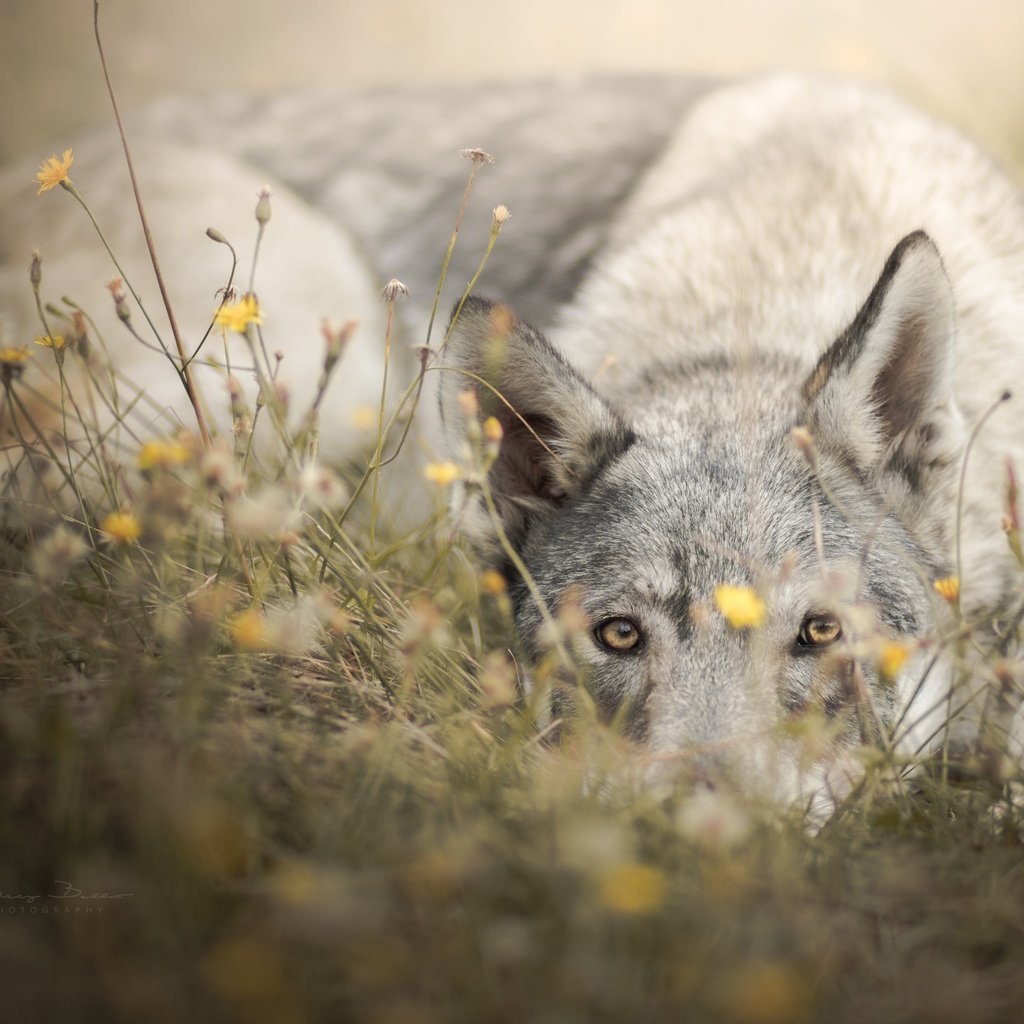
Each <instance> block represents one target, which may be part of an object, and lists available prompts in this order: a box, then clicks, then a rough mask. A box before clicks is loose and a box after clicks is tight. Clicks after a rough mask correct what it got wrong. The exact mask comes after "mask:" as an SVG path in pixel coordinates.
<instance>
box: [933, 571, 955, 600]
mask: <svg viewBox="0 0 1024 1024" xmlns="http://www.w3.org/2000/svg"><path fill="white" fill-rule="evenodd" d="M932 586H933V587H934V588H935V592H936V593H937V594H938V595H939V597H941V598H942V600H943V601H948V602H949V603H950V604H952V603H953V602H954V601H955V600H956V599H957V598H958V597H959V596H960V577H959V576H945V577H943V578H942V579H941V580H936V581H935V582H934V583H933V584H932Z"/></svg>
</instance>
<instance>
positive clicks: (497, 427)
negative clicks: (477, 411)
mask: <svg viewBox="0 0 1024 1024" xmlns="http://www.w3.org/2000/svg"><path fill="white" fill-rule="evenodd" d="M504 433H505V432H504V431H503V430H502V429H501V422H500V421H499V419H498V417H497V416H488V417H487V419H485V420H484V437H486V438H487V440H488V441H490V442H492V443H493V444H497V443H498V442H499V441H500V440H501V439H502V437H503V436H504Z"/></svg>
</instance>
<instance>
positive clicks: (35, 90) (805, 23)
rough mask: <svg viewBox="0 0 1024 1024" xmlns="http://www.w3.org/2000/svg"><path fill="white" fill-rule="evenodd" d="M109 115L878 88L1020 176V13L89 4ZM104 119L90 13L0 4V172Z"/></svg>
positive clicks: (949, 3)
mask: <svg viewBox="0 0 1024 1024" xmlns="http://www.w3.org/2000/svg"><path fill="white" fill-rule="evenodd" d="M101 12H102V13H101V18H102V25H103V28H104V38H105V40H106V45H107V51H108V56H109V58H110V61H111V64H112V71H113V74H114V77H115V84H116V86H117V87H118V90H119V93H120V95H121V98H122V103H123V104H124V105H125V106H128V107H130V106H137V105H139V104H141V103H144V102H145V101H146V100H147V99H149V98H151V97H153V96H157V95H160V94H162V93H166V92H202V91H204V90H209V89H231V90H239V89H241V90H268V89H274V88H277V87H280V86H289V85H303V84H314V83H340V84H346V83H348V84H365V83H373V82H393V81H425V80H438V79H448V80H451V79H462V80H465V79H478V78H486V77H492V78H493V77H514V76H524V75H532V74H551V73H564V72H575V71H580V70H587V69H603V70H609V69H621V70H646V71H655V70H663V71H681V72H714V73H734V72H741V71H749V70H756V69H761V68H769V67H794V68H825V69H833V70H839V71H844V72H853V73H857V74H860V75H864V76H866V77H870V78H874V79H879V80H882V81H887V82H889V83H891V84H894V85H896V86H897V87H898V88H900V89H901V90H902V91H904V92H905V93H909V94H910V95H912V96H913V97H915V98H917V99H918V100H919V101H921V102H923V103H924V104H925V105H927V106H929V107H931V108H932V109H933V110H936V111H938V112H940V113H944V114H946V115H948V116H950V117H952V118H953V119H954V120H957V121H958V122H960V123H961V124H962V125H964V126H965V127H967V128H968V129H969V130H970V131H971V132H972V133H973V134H975V135H976V136H978V137H979V138H981V140H982V141H983V142H984V143H985V144H986V145H987V146H988V147H989V149H990V150H991V151H993V152H994V153H995V154H996V155H997V156H1000V157H1002V158H1004V159H1008V160H1012V161H1014V162H1016V163H1017V164H1018V165H1020V164H1022V163H1024V2H1022V0H774V2H767V0H722V2H719V3H709V2H699V0H103V2H102V6H101ZM106 116H107V105H106V97H105V94H104V91H103V83H102V79H101V77H100V73H99V67H98V62H97V60H96V54H95V48H94V46H93V39H92V0H0V159H5V158H10V157H12V156H15V155H21V154H23V153H34V152H38V153H39V154H43V155H45V153H44V150H45V152H49V151H50V149H52V148H54V147H56V146H59V145H60V144H61V141H62V139H63V138H65V137H69V136H70V135H71V134H72V133H73V131H75V130H76V129H79V128H81V127H83V126H85V125H87V124H90V123H93V122H95V121H97V120H98V119H101V118H103V117H106Z"/></svg>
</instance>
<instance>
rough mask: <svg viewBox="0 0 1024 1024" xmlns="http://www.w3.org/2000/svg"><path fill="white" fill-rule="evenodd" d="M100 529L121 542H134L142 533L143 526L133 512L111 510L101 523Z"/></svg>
mask: <svg viewBox="0 0 1024 1024" xmlns="http://www.w3.org/2000/svg"><path fill="white" fill-rule="evenodd" d="M100 529H101V530H102V531H103V532H104V533H105V534H106V535H107V536H108V537H110V538H112V539H113V540H116V541H117V542H118V543H120V544H134V543H135V541H137V540H138V539H139V535H140V534H141V533H142V526H141V524H140V523H139V521H138V519H136V518H135V516H133V515H132V514H131V512H111V513H110V515H108V516H107V518H106V519H104V520H103V522H102V523H101V524H100Z"/></svg>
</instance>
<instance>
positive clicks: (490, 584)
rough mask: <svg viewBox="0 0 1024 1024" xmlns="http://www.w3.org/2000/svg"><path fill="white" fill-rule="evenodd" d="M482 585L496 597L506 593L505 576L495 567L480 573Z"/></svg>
mask: <svg viewBox="0 0 1024 1024" xmlns="http://www.w3.org/2000/svg"><path fill="white" fill-rule="evenodd" d="M480 585H481V586H482V587H483V588H484V590H486V591H487V593H488V594H493V595H494V596H495V597H498V596H499V595H500V594H504V593H505V577H504V576H502V575H501V573H500V572H495V571H494V570H493V569H487V570H486V571H485V572H483V573H481V574H480Z"/></svg>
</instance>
